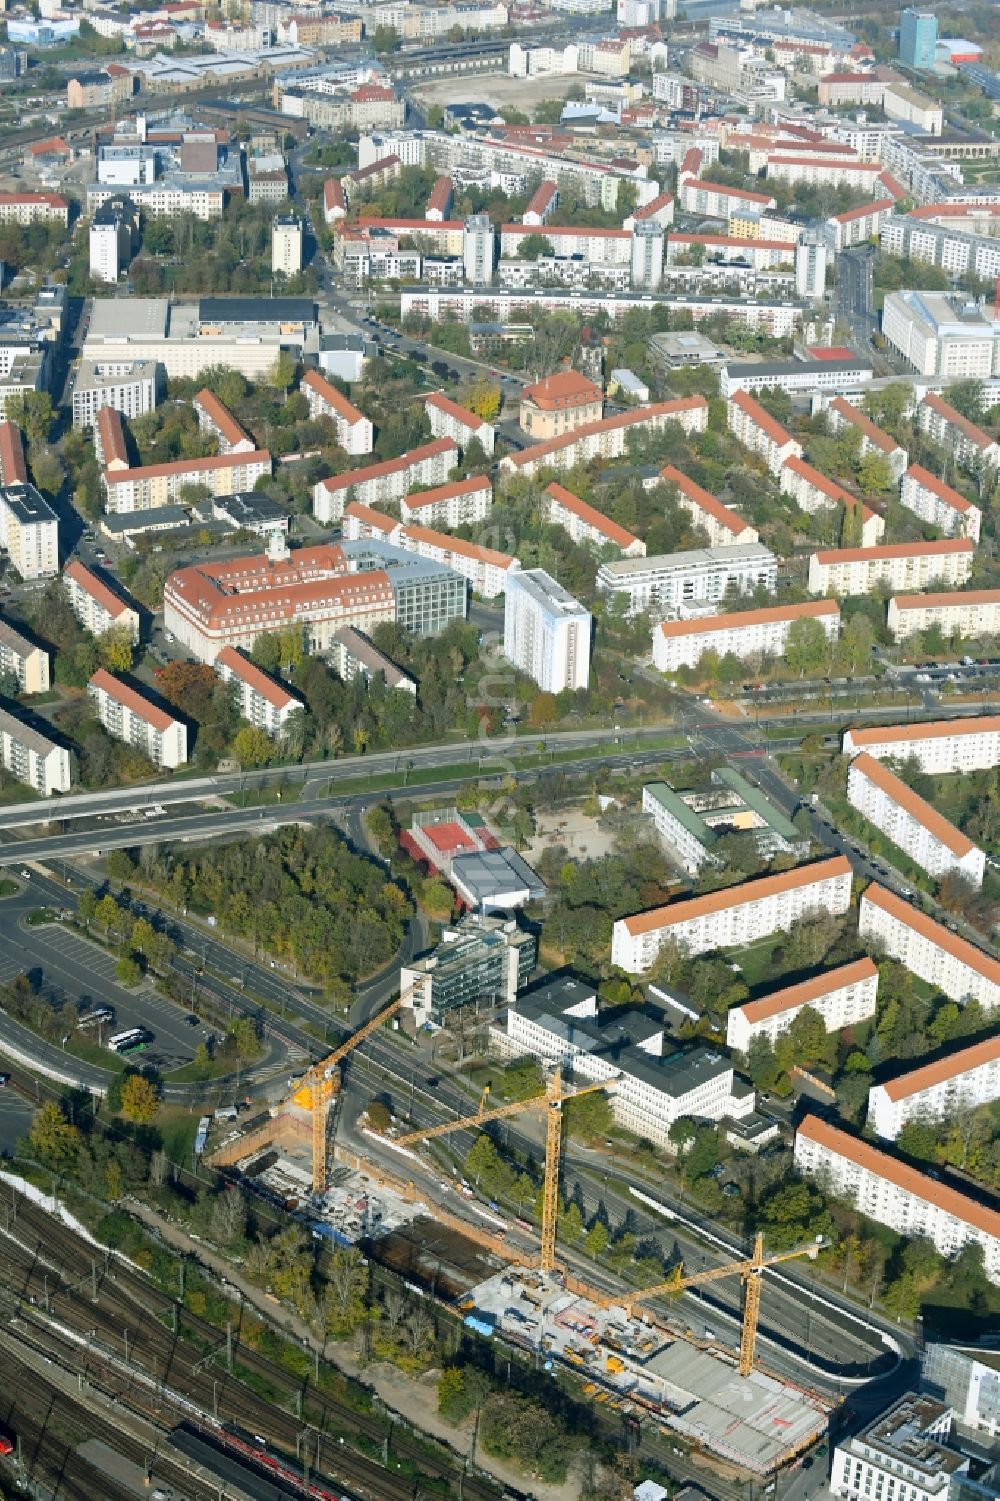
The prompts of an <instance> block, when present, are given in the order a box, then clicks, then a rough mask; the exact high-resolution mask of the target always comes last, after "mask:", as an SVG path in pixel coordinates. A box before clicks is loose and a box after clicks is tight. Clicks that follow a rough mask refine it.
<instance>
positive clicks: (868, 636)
mask: <svg viewBox="0 0 1000 1501" xmlns="http://www.w3.org/2000/svg"><path fill="white" fill-rule="evenodd" d="M874 644H875V628H874V626H873V625H872V623H871V620H870V618H869V617H868V616H867V615H865V614H864V613H862V612H860V611H859V612H858V614H856V615H852V616H851V618H850V620H849V621H848V622H847V625H846V626H845V627H844V631H843V634H842V635H841V638H840V643H839V645H838V647H837V659H838V661H839V663H840V665H841V667H842V668H843V670H844V671H845V672H847V673H848V674H849V675H850V676H851V677H857V676H858V675H859V674H860V673H862V672H867V671H868V669H869V667H870V666H871V651H872V647H873V646H874Z"/></svg>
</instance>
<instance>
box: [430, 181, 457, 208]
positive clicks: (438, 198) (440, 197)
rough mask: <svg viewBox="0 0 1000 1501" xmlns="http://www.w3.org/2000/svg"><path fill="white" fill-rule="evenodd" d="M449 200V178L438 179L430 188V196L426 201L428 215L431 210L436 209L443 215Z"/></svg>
mask: <svg viewBox="0 0 1000 1501" xmlns="http://www.w3.org/2000/svg"><path fill="white" fill-rule="evenodd" d="M450 198H451V178H450V177H439V178H438V180H437V182H436V183H435V184H434V186H433V187H432V188H431V195H430V197H429V198H428V200H427V212H428V214H429V213H430V211H431V209H438V210H439V212H440V213H442V214H443V213H444V211H445V209H446V208H447V207H448V202H449V200H450Z"/></svg>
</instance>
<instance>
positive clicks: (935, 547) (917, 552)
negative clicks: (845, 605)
mask: <svg viewBox="0 0 1000 1501" xmlns="http://www.w3.org/2000/svg"><path fill="white" fill-rule="evenodd" d="M973 550H974V549H973V545H972V542H971V541H970V540H969V538H968V537H946V538H944V539H943V540H942V541H940V542H894V543H890V544H888V545H886V546H883V547H841V548H833V549H831V550H830V551H827V552H817V553H816V554H815V555H814V556H815V557H817V558H818V559H819V561H820V562H821V563H822V564H824V565H829V564H833V563H864V562H866V561H869V560H870V561H872V562H876V561H877V560H878V559H879V558H886V559H889V558H921V557H946V556H948V555H949V554H950V553H971V552H972V551H973Z"/></svg>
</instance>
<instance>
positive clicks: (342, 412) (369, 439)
mask: <svg viewBox="0 0 1000 1501" xmlns="http://www.w3.org/2000/svg"><path fill="white" fill-rule="evenodd" d="M300 389H301V390H302V392H303V394H304V395H305V398H306V401H308V403H309V415H310V417H312V418H313V420H315V419H316V418H317V417H329V419H330V421H331V422H332V423H333V425H334V427H335V428H336V429H337V442H338V443H339V444H340V446H341V448H342V449H343V450H344V452H345V453H348V454H350V455H351V457H352V458H357V457H358V456H359V455H361V454H366V453H371V451H372V444H373V442H374V437H375V435H374V431H373V429H372V425H371V422H370V421H369V419H368V418H367V417H366V416H365V414H364V413H363V412H360V411H359V410H358V408H357V407H356V406H355V405H354V403H353V402H351V401H348V399H347V397H346V396H345V395H344V394H343V393H342V392H341V391H338V390H337V387H336V386H335V385H333V384H332V383H331V382H330V381H328V380H327V379H326V377H325V376H323V375H321V374H320V373H319V371H317V370H307V371H306V373H305V375H304V376H303V377H302V382H301V387H300Z"/></svg>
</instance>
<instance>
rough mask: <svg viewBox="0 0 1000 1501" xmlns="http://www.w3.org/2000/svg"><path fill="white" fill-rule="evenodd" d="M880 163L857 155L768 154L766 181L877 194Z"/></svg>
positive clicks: (880, 170)
mask: <svg viewBox="0 0 1000 1501" xmlns="http://www.w3.org/2000/svg"><path fill="white" fill-rule="evenodd" d="M882 172H883V167H882V164H881V162H862V161H858V159H857V157H850V156H845V157H837V158H830V157H823V158H822V159H819V160H817V159H816V158H815V157H810V156H781V155H774V156H769V157H768V159H767V173H766V176H767V181H768V182H783V183H789V184H792V183H794V184H796V185H797V186H804V187H810V188H823V187H831V188H854V189H856V190H858V189H860V191H861V192H867V193H869V194H870V195H871V196H872V197H875V196H877V194H878V189H879V186H880V182H881V177H882Z"/></svg>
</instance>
